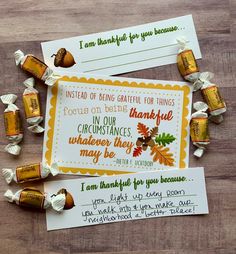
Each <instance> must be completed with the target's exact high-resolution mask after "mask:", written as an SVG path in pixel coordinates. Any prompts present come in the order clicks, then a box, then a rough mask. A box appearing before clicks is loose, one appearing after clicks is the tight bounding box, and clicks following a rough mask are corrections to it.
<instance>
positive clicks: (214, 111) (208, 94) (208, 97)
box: [193, 72, 226, 123]
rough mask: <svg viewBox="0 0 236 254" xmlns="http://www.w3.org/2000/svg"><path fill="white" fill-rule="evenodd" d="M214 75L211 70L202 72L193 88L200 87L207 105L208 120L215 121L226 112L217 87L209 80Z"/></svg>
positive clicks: (219, 120) (195, 89)
mask: <svg viewBox="0 0 236 254" xmlns="http://www.w3.org/2000/svg"><path fill="white" fill-rule="evenodd" d="M213 77H214V74H213V73H211V72H202V73H201V74H200V76H199V78H198V79H197V80H196V81H195V82H194V84H193V89H194V91H197V90H198V89H201V92H202V95H203V97H204V99H205V101H206V103H207V105H208V111H209V113H210V115H211V116H210V120H212V121H213V122H215V123H220V122H222V121H223V116H222V114H223V113H224V112H226V104H225V102H224V100H223V98H222V97H221V95H220V91H219V88H218V87H217V86H216V85H215V84H214V83H212V82H211V81H210V80H211V79H212V78H213Z"/></svg>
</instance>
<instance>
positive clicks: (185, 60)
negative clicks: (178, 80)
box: [177, 37, 199, 82]
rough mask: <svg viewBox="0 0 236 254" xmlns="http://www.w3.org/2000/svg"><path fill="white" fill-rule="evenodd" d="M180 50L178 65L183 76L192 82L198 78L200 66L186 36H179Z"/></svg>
mask: <svg viewBox="0 0 236 254" xmlns="http://www.w3.org/2000/svg"><path fill="white" fill-rule="evenodd" d="M177 42H178V44H179V47H180V49H179V52H178V55H177V66H178V69H179V72H180V74H181V75H182V77H183V78H184V79H186V80H188V81H190V82H194V81H196V80H197V79H198V76H199V68H198V65H197V61H196V59H195V57H194V54H193V51H192V50H191V49H189V48H188V47H187V40H186V39H185V38H182V37H181V38H178V39H177Z"/></svg>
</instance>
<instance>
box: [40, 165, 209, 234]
mask: <svg viewBox="0 0 236 254" xmlns="http://www.w3.org/2000/svg"><path fill="white" fill-rule="evenodd" d="M44 187H45V191H46V192H47V193H48V194H49V195H53V194H54V193H57V191H58V190H60V189H65V190H66V191H67V193H68V200H67V203H68V204H67V206H68V205H69V204H73V203H74V205H75V206H72V205H71V206H70V207H69V206H68V208H70V209H69V210H64V211H63V212H62V213H60V214H58V213H55V211H50V210H47V229H48V230H54V229H61V228H71V227H82V226H90V225H95V224H105V223H111V222H118V221H126V220H137V219H146V218H154V217H164V216H177V215H196V214H207V213H208V204H207V196H206V187H205V178H204V169H203V168H190V169H186V170H178V169H176V170H164V171H155V172H145V173H134V174H126V175H119V176H110V177H96V178H83V179H73V180H64V181H52V182H46V183H45V184H44ZM72 199H73V201H74V202H72Z"/></svg>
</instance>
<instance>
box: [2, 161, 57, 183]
mask: <svg viewBox="0 0 236 254" xmlns="http://www.w3.org/2000/svg"><path fill="white" fill-rule="evenodd" d="M58 173H59V171H58V167H57V164H56V163H53V164H52V165H51V166H48V165H43V164H42V163H34V164H29V165H25V166H19V167H17V168H16V170H15V171H13V170H12V169H9V168H3V169H2V175H3V177H4V179H5V180H6V182H7V183H8V184H9V183H11V182H12V180H14V181H15V182H16V183H24V182H29V181H36V180H40V179H44V178H46V177H48V175H49V174H52V175H53V176H55V175H57V174H58Z"/></svg>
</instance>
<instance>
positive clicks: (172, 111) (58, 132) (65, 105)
mask: <svg viewBox="0 0 236 254" xmlns="http://www.w3.org/2000/svg"><path fill="white" fill-rule="evenodd" d="M191 102H192V90H191V87H190V85H189V84H188V83H185V82H179V81H161V80H147V79H131V78H123V77H104V76H94V75H85V74H81V75H79V76H64V77H62V78H61V79H59V80H58V82H57V83H56V85H55V86H53V87H49V88H48V95H47V110H46V119H45V123H46V124H45V128H46V129H45V136H44V150H43V162H45V163H48V164H49V165H50V164H51V163H53V162H57V163H58V166H59V169H60V170H61V172H62V173H67V174H82V175H103V174H107V175H112V174H121V173H128V172H141V171H147V170H149V171H153V170H160V169H164V168H186V167H188V161H189V119H190V114H191Z"/></svg>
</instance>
